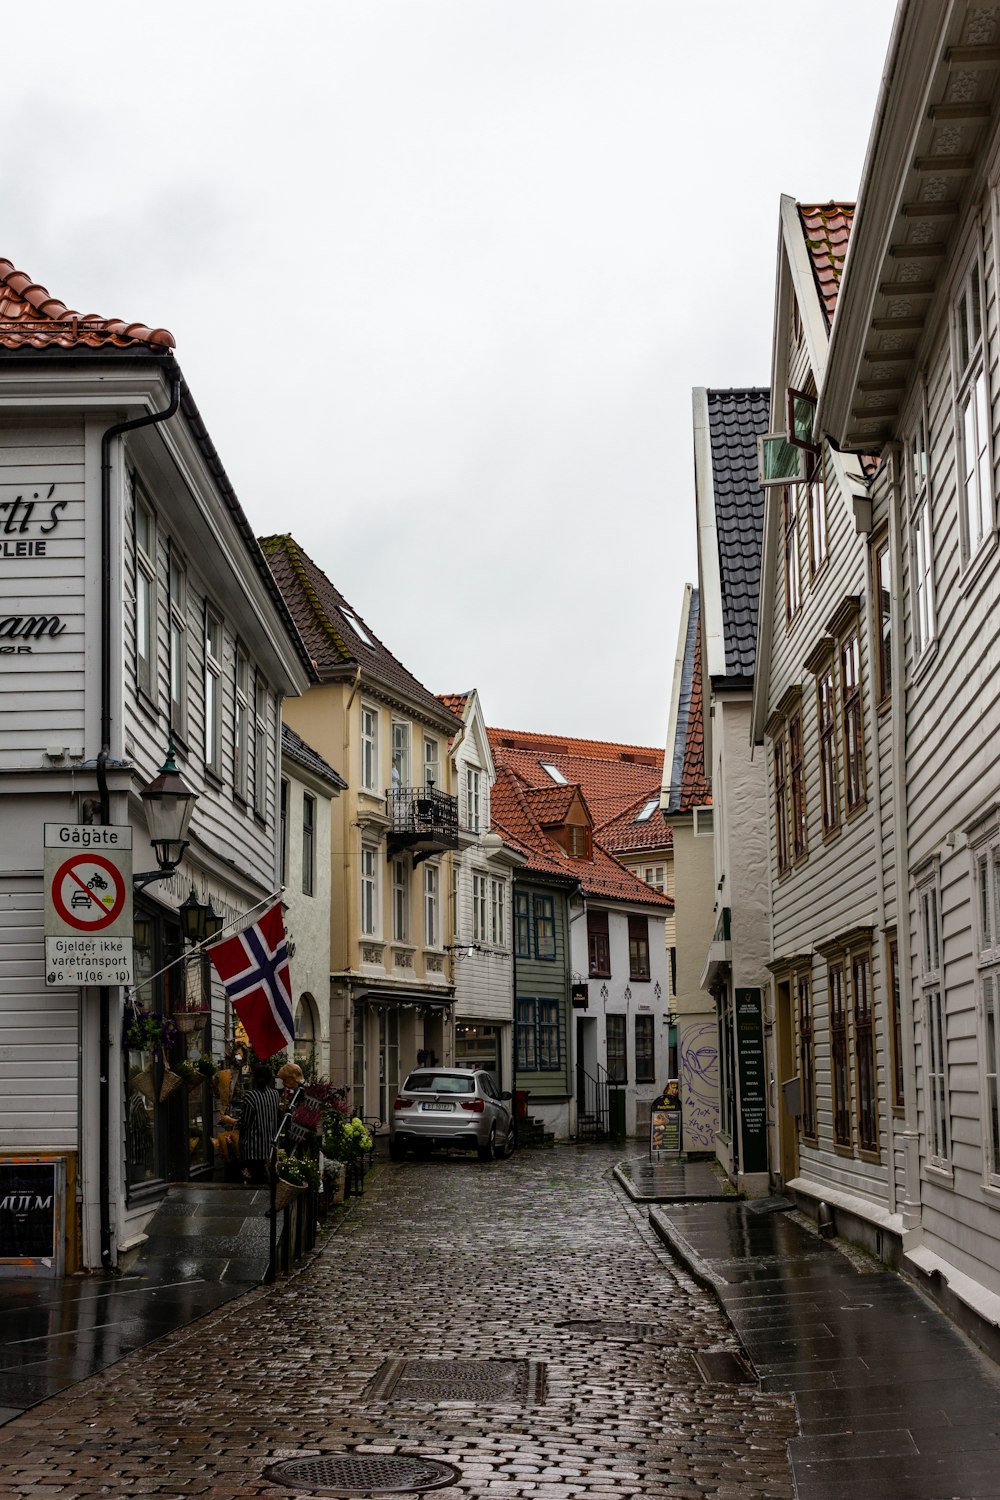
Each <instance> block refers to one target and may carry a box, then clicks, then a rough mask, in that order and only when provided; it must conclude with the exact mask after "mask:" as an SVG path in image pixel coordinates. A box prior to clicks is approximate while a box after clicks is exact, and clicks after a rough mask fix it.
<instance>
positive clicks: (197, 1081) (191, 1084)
mask: <svg viewBox="0 0 1000 1500" xmlns="http://www.w3.org/2000/svg"><path fill="white" fill-rule="evenodd" d="M184 1082H185V1084H186V1085H187V1091H188V1093H189V1094H196V1093H197V1092H198V1090H199V1089H201V1088H204V1087H205V1080H204V1078H203V1077H202V1076H201V1074H200V1073H197V1074H196V1075H195V1077H194V1078H185V1080H184Z"/></svg>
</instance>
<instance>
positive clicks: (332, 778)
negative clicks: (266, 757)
mask: <svg viewBox="0 0 1000 1500" xmlns="http://www.w3.org/2000/svg"><path fill="white" fill-rule="evenodd" d="M281 753H282V755H287V757H288V759H289V760H293V761H295V763H296V764H297V765H300V766H303V767H304V768H305V769H306V770H307V771H311V772H312V774H313V775H314V776H318V777H319V779H320V781H325V782H327V783H328V784H329V785H330V786H332V787H334V788H335V789H336V790H337V791H338V792H342V791H344V790H345V788H346V786H347V782H346V781H345V780H344V778H343V776H341V774H340V772H339V771H335V770H334V769H333V767H332V766H331V765H330V764H329V763H328V762H327V761H325V760H324V759H323V757H322V755H320V754H319V753H318V752H317V751H316V750H314V749H313V747H312V746H311V745H307V744H306V742H305V740H304V739H303V738H302V736H301V735H300V734H296V733H295V730H294V729H289V727H288V725H287V724H282V726H281Z"/></svg>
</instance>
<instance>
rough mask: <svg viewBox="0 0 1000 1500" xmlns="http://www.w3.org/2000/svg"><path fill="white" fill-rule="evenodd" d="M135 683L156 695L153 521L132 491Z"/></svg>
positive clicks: (141, 499) (150, 511)
mask: <svg viewBox="0 0 1000 1500" xmlns="http://www.w3.org/2000/svg"><path fill="white" fill-rule="evenodd" d="M134 516H135V520H134V525H135V680H136V686H137V687H138V688H139V690H140V691H141V692H143V693H145V694H146V696H147V697H148V698H153V697H155V695H156V520H155V518H154V516H153V512H152V510H151V509H150V507H149V506H148V505H147V504H146V502H145V500H144V499H143V497H142V495H141V494H140V493H139V490H138V488H136V490H135V508H134Z"/></svg>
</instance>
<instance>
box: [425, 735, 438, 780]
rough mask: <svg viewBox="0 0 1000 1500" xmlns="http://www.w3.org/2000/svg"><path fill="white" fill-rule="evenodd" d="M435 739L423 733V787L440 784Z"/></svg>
mask: <svg viewBox="0 0 1000 1500" xmlns="http://www.w3.org/2000/svg"><path fill="white" fill-rule="evenodd" d="M439 754H440V752H439V750H438V742H437V740H432V739H431V737H430V736H429V735H426V734H425V735H424V788H425V789H426V788H428V787H435V786H440V785H441V766H440V761H439Z"/></svg>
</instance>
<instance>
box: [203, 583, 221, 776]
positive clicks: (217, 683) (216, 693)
mask: <svg viewBox="0 0 1000 1500" xmlns="http://www.w3.org/2000/svg"><path fill="white" fill-rule="evenodd" d="M205 768H206V770H208V771H211V772H212V773H213V775H215V776H221V775H222V621H221V620H220V619H219V617H218V615H214V614H213V613H212V611H211V610H210V609H206V611H205Z"/></svg>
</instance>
